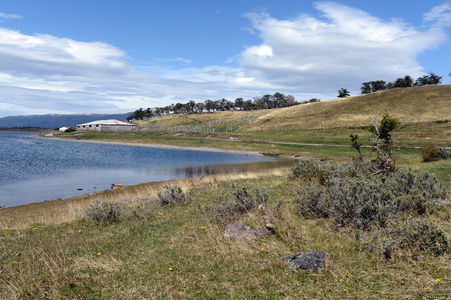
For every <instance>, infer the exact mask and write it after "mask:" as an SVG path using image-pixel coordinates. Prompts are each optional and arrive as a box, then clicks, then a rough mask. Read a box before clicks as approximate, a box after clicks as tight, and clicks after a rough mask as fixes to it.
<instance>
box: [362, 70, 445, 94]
mask: <svg viewBox="0 0 451 300" xmlns="http://www.w3.org/2000/svg"><path fill="white" fill-rule="evenodd" d="M441 80H442V76H439V75H436V74H435V73H432V72H431V73H429V74H428V75H424V76H421V77H418V78H417V79H416V80H414V79H413V78H412V77H411V76H409V75H406V76H404V77H400V78H397V79H396V80H395V81H393V82H385V81H384V80H376V81H368V82H364V83H362V87H361V88H360V91H361V93H362V94H370V93H373V92H377V91H383V90H388V89H393V88H405V87H412V86H423V85H437V84H440V83H441Z"/></svg>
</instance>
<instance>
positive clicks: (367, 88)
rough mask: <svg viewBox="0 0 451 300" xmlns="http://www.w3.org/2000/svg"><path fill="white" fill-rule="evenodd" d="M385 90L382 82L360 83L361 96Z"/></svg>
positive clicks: (384, 84)
mask: <svg viewBox="0 0 451 300" xmlns="http://www.w3.org/2000/svg"><path fill="white" fill-rule="evenodd" d="M386 89H387V84H386V82H385V81H384V80H376V81H368V82H364V83H362V87H361V88H360V91H361V93H362V94H371V93H374V92H377V91H383V90H386Z"/></svg>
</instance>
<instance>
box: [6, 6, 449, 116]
mask: <svg viewBox="0 0 451 300" xmlns="http://www.w3.org/2000/svg"><path fill="white" fill-rule="evenodd" d="M315 8H316V10H317V12H318V15H317V16H312V15H307V14H299V15H298V16H297V17H296V18H293V19H285V20H281V19H276V18H274V17H272V16H271V15H269V14H267V13H249V14H246V17H247V18H248V19H249V20H250V22H251V26H252V31H253V32H255V33H256V34H258V36H259V37H260V38H261V43H260V44H258V45H250V46H247V47H246V48H244V50H243V51H242V52H241V53H237V54H231V59H229V60H228V62H231V61H233V62H236V63H237V66H232V65H230V64H228V62H218V65H214V66H205V67H202V68H195V67H189V66H188V65H190V64H191V63H192V59H187V58H180V57H177V58H164V59H161V60H159V61H157V62H135V61H133V58H131V57H129V56H128V55H127V53H125V52H124V51H122V50H121V49H118V48H117V47H114V46H112V45H109V44H106V43H103V42H100V41H96V42H82V41H75V40H73V39H69V38H60V37H55V36H51V35H46V34H36V35H26V34H22V33H20V32H18V31H14V30H11V29H6V28H1V27H0V87H1V88H2V93H1V95H0V117H2V116H6V115H14V114H31V113H36V114H37V113H77V112H103V113H110V112H119V111H121V112H123V111H132V110H135V109H137V108H139V107H152V106H163V105H168V104H170V103H175V102H186V101H188V100H190V99H194V100H196V101H204V100H206V99H220V98H223V97H226V98H229V99H231V100H233V99H234V98H235V97H244V98H246V97H252V96H258V95H261V94H263V93H274V92H276V91H280V92H283V93H286V94H293V95H295V96H296V97H297V98H298V100H303V99H304V98H303V97H305V98H307V99H308V98H309V97H311V96H315V97H320V98H322V99H327V98H332V97H335V95H336V93H337V90H338V89H339V88H342V87H344V88H348V89H350V90H351V91H353V92H354V93H357V92H358V89H359V87H360V85H361V83H362V82H364V81H368V80H377V79H383V80H391V79H395V78H397V77H401V76H404V75H407V74H408V75H411V76H413V77H417V76H420V75H421V74H422V73H423V72H424V70H423V68H422V66H420V65H419V63H418V62H417V60H416V59H417V56H418V55H419V54H420V53H422V52H424V51H425V50H428V49H433V48H435V47H438V46H440V45H441V44H443V43H444V42H445V40H446V38H447V36H446V34H445V32H444V30H443V28H444V26H449V25H451V4H449V3H448V4H443V5H440V6H437V7H434V8H432V9H431V11H429V12H427V13H425V14H424V16H423V18H424V24H427V26H428V27H427V29H424V27H423V30H419V29H417V28H415V27H414V26H412V25H410V24H407V23H405V22H403V21H401V20H396V19H392V20H383V19H379V18H376V17H374V16H371V15H370V14H368V13H366V12H364V11H362V10H360V9H356V8H352V7H349V6H345V5H342V4H339V3H335V2H329V1H325V2H318V3H316V4H315ZM0 18H5V19H6V18H20V16H16V15H11V14H4V13H0ZM169 61H177V62H181V63H182V66H183V67H182V68H173V67H168V66H165V65H164V63H165V62H169Z"/></svg>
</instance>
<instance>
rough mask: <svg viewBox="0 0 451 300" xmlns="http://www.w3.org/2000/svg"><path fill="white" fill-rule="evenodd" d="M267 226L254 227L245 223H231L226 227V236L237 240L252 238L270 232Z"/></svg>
mask: <svg viewBox="0 0 451 300" xmlns="http://www.w3.org/2000/svg"><path fill="white" fill-rule="evenodd" d="M270 233H271V232H270V231H269V230H268V229H266V228H260V229H257V228H252V227H249V226H246V225H243V224H239V225H234V224H229V225H227V226H226V227H225V232H224V236H225V237H229V238H231V239H234V240H237V241H244V240H252V239H256V238H258V237H261V236H264V235H267V234H270Z"/></svg>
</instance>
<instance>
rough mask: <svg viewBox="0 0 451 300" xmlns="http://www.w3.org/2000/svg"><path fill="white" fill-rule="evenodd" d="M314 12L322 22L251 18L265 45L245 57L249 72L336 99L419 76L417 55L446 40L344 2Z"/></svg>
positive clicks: (434, 32)
mask: <svg viewBox="0 0 451 300" xmlns="http://www.w3.org/2000/svg"><path fill="white" fill-rule="evenodd" d="M315 7H316V9H317V10H318V11H319V12H320V13H321V17H319V18H315V17H312V16H309V15H304V14H301V15H299V16H298V17H297V18H294V19H289V20H278V19H275V18H273V17H271V16H270V15H269V14H267V13H260V14H255V13H252V14H248V15H247V17H248V18H249V19H250V20H251V22H252V24H253V28H254V30H255V31H258V32H259V35H260V37H261V38H262V44H261V45H258V46H255V45H254V46H250V47H248V48H246V50H245V51H243V52H242V53H241V55H240V59H239V61H240V63H241V65H242V66H243V68H244V72H245V73H246V74H247V75H248V76H249V77H254V78H256V81H263V82H266V83H269V84H271V85H274V86H282V87H285V88H286V89H288V90H293V91H296V90H297V91H299V90H300V91H303V92H306V93H307V92H310V93H313V92H318V91H321V92H322V93H324V94H328V93H329V94H336V90H338V89H339V88H340V87H345V88H353V89H354V90H356V89H358V87H360V85H361V83H362V82H364V81H366V80H378V79H383V80H391V79H396V78H397V77H400V76H404V75H407V74H408V75H411V76H414V77H415V76H419V75H421V73H422V67H421V66H420V65H419V64H418V62H417V61H416V57H417V55H418V54H419V53H421V52H423V51H424V50H426V49H430V48H433V47H435V46H437V45H439V44H440V43H442V42H443V41H444V40H445V35H444V33H443V32H441V31H437V30H428V31H418V30H416V29H415V28H413V27H412V26H410V25H408V24H405V23H403V22H401V21H399V20H382V19H379V18H376V17H373V16H371V15H369V14H368V13H366V12H364V11H362V10H359V9H356V8H352V7H349V6H345V5H342V4H339V3H335V2H329V1H325V2H319V3H317V4H316V5H315ZM440 11H443V8H442V9H441V10H440ZM435 15H437V14H435Z"/></svg>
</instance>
